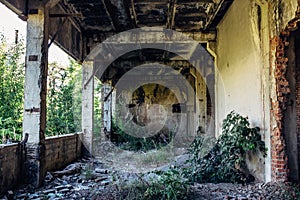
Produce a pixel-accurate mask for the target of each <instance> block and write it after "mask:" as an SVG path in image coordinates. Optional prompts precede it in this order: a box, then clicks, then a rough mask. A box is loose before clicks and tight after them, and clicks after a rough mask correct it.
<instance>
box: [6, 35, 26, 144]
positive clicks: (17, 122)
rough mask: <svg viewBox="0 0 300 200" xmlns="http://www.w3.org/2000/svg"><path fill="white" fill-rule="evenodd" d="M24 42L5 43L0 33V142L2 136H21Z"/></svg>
mask: <svg viewBox="0 0 300 200" xmlns="http://www.w3.org/2000/svg"><path fill="white" fill-rule="evenodd" d="M23 57H24V44H23V41H20V42H19V43H18V44H9V43H7V41H6V39H5V37H4V36H3V34H0V74H1V76H0V134H2V135H1V136H2V137H0V143H2V142H3V141H2V140H3V138H5V137H9V138H12V139H14V140H21V138H22V117H23V96H24V89H23V88H24V87H23V85H24V74H25V70H24V69H25V68H24V63H23V62H21V61H23Z"/></svg>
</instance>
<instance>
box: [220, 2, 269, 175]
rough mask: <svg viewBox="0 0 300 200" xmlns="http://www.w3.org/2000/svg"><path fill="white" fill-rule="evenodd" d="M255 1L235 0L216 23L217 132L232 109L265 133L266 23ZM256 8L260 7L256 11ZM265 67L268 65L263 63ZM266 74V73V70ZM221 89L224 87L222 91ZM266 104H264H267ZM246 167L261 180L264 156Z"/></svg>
mask: <svg viewBox="0 0 300 200" xmlns="http://www.w3.org/2000/svg"><path fill="white" fill-rule="evenodd" d="M258 6H260V5H259V4H258V3H257V2H256V1H251V0H236V1H234V2H233V4H232V5H231V7H230V9H229V10H228V12H227V13H226V15H225V16H224V18H223V20H222V21H221V22H220V24H219V26H218V38H217V55H218V56H217V71H216V73H217V77H216V88H217V91H216V99H217V100H216V104H217V108H216V109H217V111H216V115H217V116H216V130H217V133H220V132H221V125H222V120H223V119H224V118H225V117H226V115H227V114H228V113H229V112H230V111H232V110H234V111H236V112H237V113H239V114H241V115H243V116H248V118H249V121H250V123H251V126H258V127H260V128H261V133H262V135H268V134H269V128H268V127H269V123H265V121H266V117H265V115H264V113H265V112H267V113H268V112H269V109H266V108H265V105H264V102H268V101H269V98H268V94H265V92H266V91H265V88H267V87H265V85H267V83H264V80H265V74H266V72H265V68H266V67H265V63H264V59H263V56H262V55H263V54H265V48H264V46H263V45H264V43H263V42H264V37H263V36H264V35H263V33H264V32H263V31H264V30H265V29H266V27H265V26H266V23H263V21H264V19H263V11H262V8H261V7H259V8H258ZM258 9H260V10H258ZM267 68H268V65H267ZM267 74H268V73H267ZM221 88H224V90H222V89H221ZM267 105H268V104H267ZM250 157H251V160H249V162H248V163H247V164H248V167H249V169H250V171H251V172H252V173H253V174H254V175H255V177H256V179H257V180H265V179H266V177H265V168H264V159H263V158H262V157H261V156H250Z"/></svg>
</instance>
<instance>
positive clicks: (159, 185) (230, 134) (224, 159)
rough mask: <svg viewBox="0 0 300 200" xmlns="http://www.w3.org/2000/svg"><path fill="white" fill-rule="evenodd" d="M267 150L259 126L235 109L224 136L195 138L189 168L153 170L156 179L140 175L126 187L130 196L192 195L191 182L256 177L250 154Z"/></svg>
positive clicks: (127, 197) (178, 197)
mask: <svg viewBox="0 0 300 200" xmlns="http://www.w3.org/2000/svg"><path fill="white" fill-rule="evenodd" d="M210 145H212V148H209V146H210ZM266 151H267V149H266V148H265V145H264V142H263V141H261V136H260V134H259V128H258V127H254V128H251V127H250V124H249V121H248V119H247V118H245V117H242V116H241V115H239V114H237V113H235V112H231V113H230V114H228V115H227V117H226V119H225V120H224V121H223V126H222V135H221V136H220V137H219V138H218V139H217V140H216V141H214V140H213V139H212V138H203V137H196V138H195V140H194V142H193V143H192V144H191V146H190V148H189V149H188V152H189V155H190V156H189V159H188V160H187V164H188V165H187V167H184V168H174V167H171V168H169V169H168V170H166V171H155V172H152V173H155V174H156V178H154V179H151V180H147V181H146V180H145V179H142V178H140V180H139V181H137V182H136V183H135V184H134V185H131V186H130V187H129V188H128V186H127V187H126V186H125V187H124V188H123V190H124V191H126V193H125V194H126V195H125V196H126V199H151V200H152V199H185V198H188V196H189V185H192V184H193V183H195V182H200V183H202V182H213V183H219V182H231V183H247V182H250V181H253V176H252V175H251V174H250V173H249V171H248V169H247V166H246V154H247V153H250V152H252V153H259V152H260V153H262V155H263V156H265V155H266ZM295 193H296V192H295ZM135 197H137V198H135Z"/></svg>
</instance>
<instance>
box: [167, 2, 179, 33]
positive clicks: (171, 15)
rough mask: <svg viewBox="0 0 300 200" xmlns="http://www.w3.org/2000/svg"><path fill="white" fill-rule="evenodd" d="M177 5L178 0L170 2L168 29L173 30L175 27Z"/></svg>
mask: <svg viewBox="0 0 300 200" xmlns="http://www.w3.org/2000/svg"><path fill="white" fill-rule="evenodd" d="M176 3H177V0H170V2H169V9H168V18H167V28H168V29H172V28H173V26H174V19H175V14H176Z"/></svg>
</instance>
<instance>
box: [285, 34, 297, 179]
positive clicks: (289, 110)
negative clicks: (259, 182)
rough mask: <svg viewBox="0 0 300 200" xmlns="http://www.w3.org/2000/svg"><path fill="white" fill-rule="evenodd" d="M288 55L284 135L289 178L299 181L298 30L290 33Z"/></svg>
mask: <svg viewBox="0 0 300 200" xmlns="http://www.w3.org/2000/svg"><path fill="white" fill-rule="evenodd" d="M286 55H287V57H288V66H287V74H286V77H287V80H288V82H289V87H290V91H291V92H290V94H289V95H288V99H287V104H286V110H285V111H284V123H283V126H284V127H283V130H284V137H285V140H286V144H287V147H286V150H287V156H288V168H289V180H290V181H293V182H299V180H300V178H299V169H300V166H299V164H300V162H299V161H300V159H299V152H300V151H299V150H300V143H299V139H300V30H296V31H294V32H292V33H291V35H290V38H289V46H288V48H287V49H286Z"/></svg>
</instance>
